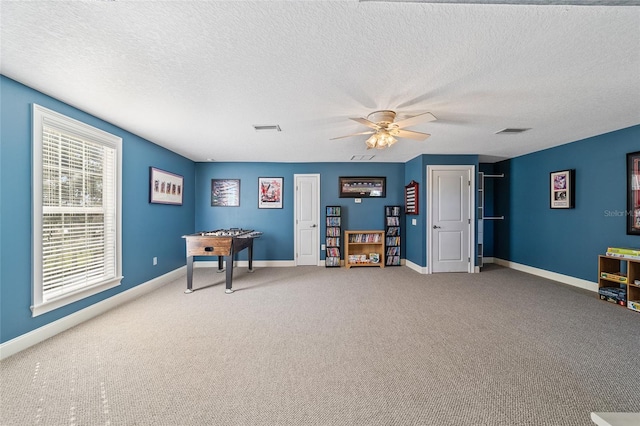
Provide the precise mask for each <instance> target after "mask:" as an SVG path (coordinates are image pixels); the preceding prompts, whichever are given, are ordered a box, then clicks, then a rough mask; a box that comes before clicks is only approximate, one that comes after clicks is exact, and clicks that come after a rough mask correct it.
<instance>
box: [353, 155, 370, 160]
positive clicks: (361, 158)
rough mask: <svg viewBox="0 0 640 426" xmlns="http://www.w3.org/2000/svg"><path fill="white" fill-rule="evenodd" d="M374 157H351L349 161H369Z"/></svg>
mask: <svg viewBox="0 0 640 426" xmlns="http://www.w3.org/2000/svg"><path fill="white" fill-rule="evenodd" d="M373 157H375V155H353V156H351V161H371V160H372V159H373Z"/></svg>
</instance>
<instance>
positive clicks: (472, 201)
mask: <svg viewBox="0 0 640 426" xmlns="http://www.w3.org/2000/svg"><path fill="white" fill-rule="evenodd" d="M440 170H465V171H467V172H468V173H469V181H470V182H471V184H470V185H469V193H468V196H469V218H470V222H469V246H468V247H467V257H468V259H469V262H468V264H467V273H474V272H478V270H477V268H476V267H475V263H476V262H475V259H476V256H475V250H474V249H475V246H476V228H475V224H476V197H475V193H476V166H475V165H473V164H457V165H440V164H431V165H427V242H426V244H427V247H426V249H427V270H428V272H427V274H431V273H433V272H432V270H429V266H430V265H432V264H433V250H431V241H432V239H433V232H432V230H433V218H432V215H431V212H430V210H429V208H430V207H429V206H432V205H433V198H432V196H433V188H432V185H433V178H432V176H431V174H432V173H433V172H434V171H440Z"/></svg>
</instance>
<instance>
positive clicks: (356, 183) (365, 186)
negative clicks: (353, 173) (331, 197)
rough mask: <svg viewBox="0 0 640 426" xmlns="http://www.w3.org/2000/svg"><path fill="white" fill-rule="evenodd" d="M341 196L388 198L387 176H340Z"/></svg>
mask: <svg viewBox="0 0 640 426" xmlns="http://www.w3.org/2000/svg"><path fill="white" fill-rule="evenodd" d="M339 183H340V192H339V194H340V198H373V197H376V198H386V196H387V193H386V184H387V178H386V177H342V176H340V178H339Z"/></svg>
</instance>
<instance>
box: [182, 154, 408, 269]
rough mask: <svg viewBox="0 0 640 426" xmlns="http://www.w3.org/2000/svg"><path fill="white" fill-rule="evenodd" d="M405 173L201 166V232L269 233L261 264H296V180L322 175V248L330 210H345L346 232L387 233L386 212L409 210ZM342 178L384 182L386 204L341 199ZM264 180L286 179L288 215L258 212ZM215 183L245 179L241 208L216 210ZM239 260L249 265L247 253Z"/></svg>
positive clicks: (374, 167)
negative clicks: (389, 207) (390, 207)
mask: <svg viewBox="0 0 640 426" xmlns="http://www.w3.org/2000/svg"><path fill="white" fill-rule="evenodd" d="M404 168H405V165H404V164H403V163H197V164H196V194H197V195H196V200H195V203H196V209H195V213H196V220H195V223H196V229H197V230H213V229H219V228H229V227H236V228H249V229H255V230H258V231H261V232H263V233H264V234H263V236H262V237H261V238H260V239H258V240H256V241H255V243H254V254H253V256H254V259H255V260H288V261H293V260H294V258H295V253H294V235H293V228H294V205H293V203H294V190H295V188H294V175H296V174H320V212H321V215H320V218H319V220H320V241H319V244H324V236H325V230H326V221H325V217H324V211H325V207H326V206H342V229H343V230H358V229H384V206H386V205H400V206H403V205H404V185H405V183H404V174H405V173H404ZM340 176H384V177H386V185H387V186H386V198H363V199H362V202H361V203H359V204H356V203H355V200H354V199H353V198H339V194H338V178H339V177H340ZM259 177H282V178H284V191H283V208H282V209H258V178H259ZM211 179H240V206H238V207H212V206H211ZM401 250H403V252H404V246H401ZM321 253H322V254H321V259H324V252H321ZM239 259H241V260H242V259H246V252H244V251H243V252H240V254H239ZM198 260H207V259H198Z"/></svg>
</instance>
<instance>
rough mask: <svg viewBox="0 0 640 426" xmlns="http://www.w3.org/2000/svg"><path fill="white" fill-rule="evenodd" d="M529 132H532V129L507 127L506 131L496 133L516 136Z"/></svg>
mask: <svg viewBox="0 0 640 426" xmlns="http://www.w3.org/2000/svg"><path fill="white" fill-rule="evenodd" d="M527 130H531V128H517V127H507V128H506V129H502V130H500V131H498V132H496V135H515V134H517V133H522V132H526V131H527Z"/></svg>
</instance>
